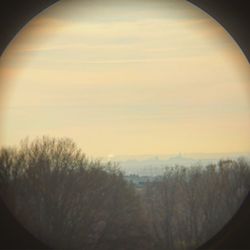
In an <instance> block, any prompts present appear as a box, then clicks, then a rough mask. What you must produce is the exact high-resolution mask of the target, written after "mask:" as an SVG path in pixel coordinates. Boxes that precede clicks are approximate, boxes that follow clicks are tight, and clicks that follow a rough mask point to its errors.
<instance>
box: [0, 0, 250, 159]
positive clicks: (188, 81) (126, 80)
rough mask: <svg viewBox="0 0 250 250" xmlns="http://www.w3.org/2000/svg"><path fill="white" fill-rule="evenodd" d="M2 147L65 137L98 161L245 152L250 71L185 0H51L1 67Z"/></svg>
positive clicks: (248, 147)
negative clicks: (54, 1)
mask: <svg viewBox="0 0 250 250" xmlns="http://www.w3.org/2000/svg"><path fill="white" fill-rule="evenodd" d="M0 79H1V83H2V86H1V88H2V93H4V94H3V95H2V96H1V98H2V100H3V101H2V102H1V109H2V116H1V119H2V122H1V143H2V145H15V144H17V143H18V142H19V141H20V140H21V139H23V138H25V137H27V136H28V137H30V138H31V139H32V138H35V137H37V136H42V135H49V136H56V137H69V138H72V139H73V140H74V141H75V142H76V143H77V144H78V145H79V146H80V147H81V148H82V149H83V151H84V152H85V153H86V154H88V155H90V156H96V157H106V156H108V157H113V156H116V155H145V154H150V155H164V154H178V153H180V152H181V153H184V154H197V153H235V152H242V153H243V152H244V153H245V152H250V130H249V128H250V106H249V79H250V78H249V64H248V62H247V60H246V58H245V56H244V55H243V53H242V52H241V50H240V49H239V47H238V45H237V44H236V43H235V42H234V40H233V39H232V38H231V37H230V35H229V34H228V33H227V32H226V31H225V30H224V28H223V27H222V26H220V24H218V23H217V22H216V21H214V20H213V19H212V18H211V17H210V16H208V15H207V14H206V13H204V12H203V11H201V10H200V9H198V8H197V7H195V6H193V5H191V4H190V3H187V2H186V1H184V0H183V1H182V0H174V1H173V0H166V1H158V0H155V1H150V0H148V1H146V0H145V1H140V0H134V1H132V0H131V1H122V0H121V1H120V0H117V1H111V0H110V1H108V0H107V1H96V0H92V1H77V0H75V1H60V2H58V3H57V4H54V5H53V6H51V7H50V8H48V9H46V10H45V11H43V12H42V13H40V14H39V15H38V16H37V17H35V18H34V19H32V20H31V21H30V22H29V23H28V24H27V25H26V26H25V27H24V28H23V29H22V30H21V31H20V32H19V33H18V34H17V36H16V37H15V39H13V41H12V42H11V44H10V45H9V47H8V48H7V50H6V51H5V53H4V55H3V56H2V58H1V62H0Z"/></svg>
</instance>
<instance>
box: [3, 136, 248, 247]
mask: <svg viewBox="0 0 250 250" xmlns="http://www.w3.org/2000/svg"><path fill="white" fill-rule="evenodd" d="M249 184H250V165H249V163H248V162H246V161H245V160H244V159H239V160H237V161H230V160H228V161H221V162H219V163H218V164H217V165H209V166H207V167H201V166H200V167H198V166H197V167H192V168H183V167H175V168H166V172H165V174H164V176H162V178H159V179H157V180H155V181H153V182H150V181H149V182H147V183H146V184H145V185H144V187H143V188H142V189H141V188H140V189H137V188H136V187H135V186H134V185H133V184H132V183H130V182H128V181H126V180H125V178H124V175H123V174H122V173H121V172H120V171H119V169H118V166H117V165H116V164H114V163H105V164H104V163H102V162H101V161H98V160H90V159H88V158H87V157H86V156H85V154H84V153H83V152H82V151H81V150H80V149H79V148H78V147H77V146H76V145H75V143H73V142H72V141H71V140H70V139H55V138H49V137H43V138H41V139H36V140H34V141H31V142H29V141H28V140H25V141H23V142H22V143H21V144H20V146H19V147H12V148H2V149H1V150H0V192H1V197H2V198H3V199H4V200H5V201H6V204H7V205H8V206H9V208H10V210H11V211H12V212H13V214H14V215H15V216H16V217H17V218H18V219H19V220H20V222H21V223H22V224H23V225H24V226H25V227H26V228H27V229H28V230H30V231H31V232H32V233H33V234H34V236H35V237H37V238H39V239H40V240H42V241H44V242H45V243H47V244H48V245H50V246H52V247H55V248H57V249H58V248H63V249H72V248H74V249H87V250H88V249H96V250H106V249H107V250H113V249H116V250H130V249H131V250H141V249H143V250H155V249H156V250H158V249H159V250H163V249H173V250H175V249H193V248H196V247H197V246H199V245H200V244H201V243H203V242H204V241H206V240H208V239H209V238H210V237H211V236H213V234H215V233H216V232H218V230H219V229H220V228H221V227H222V226H223V225H224V224H225V223H226V222H227V221H228V220H229V219H230V218H231V217H232V215H233V214H234V213H235V211H236V210H237V208H238V207H239V205H240V204H241V202H242V201H243V199H244V197H245V196H246V194H247V192H248V190H249Z"/></svg>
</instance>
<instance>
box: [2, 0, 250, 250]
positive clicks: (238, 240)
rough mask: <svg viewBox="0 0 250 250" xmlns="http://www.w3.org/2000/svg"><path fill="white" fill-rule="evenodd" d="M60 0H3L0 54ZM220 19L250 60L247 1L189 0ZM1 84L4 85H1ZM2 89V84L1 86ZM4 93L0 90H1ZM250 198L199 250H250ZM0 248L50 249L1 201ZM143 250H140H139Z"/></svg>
mask: <svg viewBox="0 0 250 250" xmlns="http://www.w3.org/2000/svg"><path fill="white" fill-rule="evenodd" d="M57 1H58V0H35V1H34V0H22V1H20V0H2V1H1V4H0V13H1V15H0V19H1V22H0V55H2V53H3V51H4V50H5V48H6V47H7V46H8V44H9V42H10V41H11V40H12V39H13V38H14V37H15V35H16V34H17V33H18V32H19V31H20V30H21V28H22V27H23V26H24V25H25V24H26V23H27V22H28V21H30V20H31V19H32V18H33V17H35V16H36V15H37V14H38V13H40V12H41V11H42V10H44V9H45V8H47V7H49V6H50V5H52V4H54V3H55V2H57ZM188 1H189V2H190V3H192V4H194V5H196V6H198V7H199V8H201V9H202V10H204V11H205V12H207V13H208V14H209V15H210V16H212V17H213V18H214V19H215V20H217V21H218V22H219V23H220V24H221V25H222V26H223V27H224V28H225V29H226V30H227V31H228V32H229V33H230V35H231V36H232V37H233V38H234V40H235V41H236V42H237V43H238V45H239V46H240V48H241V49H242V51H243V52H244V54H245V56H246V57H247V59H248V61H250V51H249V44H250V35H249V27H248V24H249V16H248V13H249V7H248V2H249V1H244V0H240V1H239V0H230V1H228V0H188ZM0 84H1V83H0ZM0 87H1V85H0ZM0 90H1V89H0ZM249 232H250V195H248V196H247V198H246V199H245V201H244V203H243V204H242V206H241V208H240V209H239V211H238V212H237V213H236V214H235V216H234V217H233V218H232V219H231V220H230V222H229V223H228V224H227V225H226V226H225V227H224V228H223V229H222V230H221V231H220V232H219V233H218V234H217V235H215V236H214V237H213V238H212V239H210V240H209V241H208V242H207V243H205V244H204V245H202V246H201V247H200V248H199V249H203V250H204V249H210V250H212V249H213V250H214V249H250V241H249V236H248V234H249ZM0 248H1V249H48V247H46V246H45V245H44V244H42V243H41V242H39V241H38V240H36V239H34V237H32V235H31V234H30V233H29V232H28V231H26V230H25V229H24V228H23V227H22V226H21V225H20V224H18V223H17V221H16V220H15V218H14V217H13V216H12V215H11V213H10V212H9V211H8V209H7V208H6V206H5V204H4V203H3V202H2V201H1V200H0ZM138 250H140V249H138Z"/></svg>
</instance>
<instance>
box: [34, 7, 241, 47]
mask: <svg viewBox="0 0 250 250" xmlns="http://www.w3.org/2000/svg"><path fill="white" fill-rule="evenodd" d="M36 5H37V6H38V3H36ZM49 6H50V4H49V5H48V7H49ZM43 8H45V7H43ZM36 14H37V13H36ZM36 14H35V15H36ZM245 51H246V50H245Z"/></svg>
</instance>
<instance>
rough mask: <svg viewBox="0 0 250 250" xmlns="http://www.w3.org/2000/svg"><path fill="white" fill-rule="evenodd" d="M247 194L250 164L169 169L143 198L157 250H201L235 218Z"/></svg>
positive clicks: (219, 163)
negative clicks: (203, 245) (202, 246)
mask: <svg viewBox="0 0 250 250" xmlns="http://www.w3.org/2000/svg"><path fill="white" fill-rule="evenodd" d="M249 190H250V164H249V163H248V162H247V161H246V160H244V159H239V160H237V161H233V160H224V161H220V162H218V164H214V165H213V164H211V165H208V166H206V167H202V166H194V167H191V168H185V167H180V166H176V167H174V168H167V169H166V172H165V174H164V176H163V177H162V179H161V180H157V181H154V182H151V183H147V185H146V186H145V188H144V190H143V194H142V197H143V201H144V207H145V209H146V213H147V218H148V220H149V225H150V232H151V235H152V236H153V242H154V243H155V247H154V249H178V250H179V249H183V250H184V249H195V248H197V247H199V246H200V245H201V244H202V243H204V242H206V241H207V240H209V239H210V238H211V237H212V236H213V235H215V234H216V233H217V232H218V231H219V230H220V229H221V228H222V227H223V226H224V225H225V224H226V223H227V222H228V221H229V220H230V219H231V218H232V216H233V215H234V213H235V212H236V211H237V209H238V208H239V206H240V205H241V203H242V201H243V200H244V198H245V197H246V195H247V193H248V192H249Z"/></svg>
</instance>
